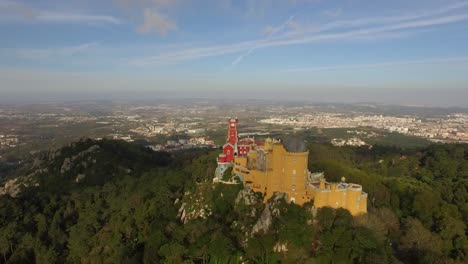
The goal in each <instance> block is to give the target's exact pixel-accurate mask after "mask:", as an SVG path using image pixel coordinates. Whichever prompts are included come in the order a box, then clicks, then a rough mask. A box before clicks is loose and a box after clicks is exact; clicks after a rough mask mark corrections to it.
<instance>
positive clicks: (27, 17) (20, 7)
mask: <svg viewBox="0 0 468 264" xmlns="http://www.w3.org/2000/svg"><path fill="white" fill-rule="evenodd" d="M2 21H3V22H42V23H72V24H88V25H95V24H121V23H122V21H121V20H120V19H118V18H116V17H114V16H109V15H96V14H85V13H70V12H61V11H47V10H41V9H37V8H33V7H31V6H28V5H24V4H21V3H18V2H12V1H6V0H0V22H2Z"/></svg>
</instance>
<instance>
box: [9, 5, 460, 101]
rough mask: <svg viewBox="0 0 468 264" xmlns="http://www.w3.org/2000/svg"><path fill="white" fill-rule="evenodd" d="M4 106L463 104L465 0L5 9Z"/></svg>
mask: <svg viewBox="0 0 468 264" xmlns="http://www.w3.org/2000/svg"><path fill="white" fill-rule="evenodd" d="M0 36H1V38H0V39H1V41H0V80H2V81H1V84H0V98H1V99H3V100H23V99H24V100H32V99H89V98H99V99H104V98H109V99H124V98H131V99H139V98H177V97H185V98H190V97H197V98H222V97H229V98H245V97H252V98H257V99H258V98H265V99H285V100H286V99H291V100H308V101H343V102H362V101H376V102H383V103H401V104H411V105H440V106H452V105H458V106H468V103H467V102H468V100H467V99H468V1H461V0H457V1H443V0H425V1H419V0H412V1H407V0H405V1H403V0H393V1H376V0H341V1H339V0H257V1H253V0H243V1H235V0H217V1H208V0H203V1H201V0H199V1H189V0H109V1H105V0H102V1H91V0H80V1H71V0H69V1H59V0H50V1H14V0H0Z"/></svg>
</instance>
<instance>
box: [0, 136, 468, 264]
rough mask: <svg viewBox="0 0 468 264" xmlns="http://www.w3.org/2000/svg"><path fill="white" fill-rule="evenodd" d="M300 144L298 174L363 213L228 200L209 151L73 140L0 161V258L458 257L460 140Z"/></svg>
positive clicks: (234, 187)
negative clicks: (344, 188) (357, 195)
mask: <svg viewBox="0 0 468 264" xmlns="http://www.w3.org/2000/svg"><path fill="white" fill-rule="evenodd" d="M308 148H309V152H310V155H309V159H310V160H309V169H310V171H312V172H319V171H323V172H325V176H326V178H327V180H328V181H339V179H340V178H341V177H346V179H347V181H348V182H354V183H359V184H362V185H363V189H364V191H366V192H367V193H368V194H369V197H368V213H367V214H366V215H362V216H358V217H352V216H351V215H350V214H349V212H348V211H346V210H344V209H339V210H333V209H331V208H320V209H318V210H317V211H316V212H314V209H313V208H312V204H306V205H305V206H304V207H300V206H297V205H294V204H289V203H287V202H286V201H285V199H281V197H280V198H278V199H275V200H271V201H270V202H269V203H268V204H267V205H265V204H263V203H261V202H258V201H259V200H261V194H253V195H251V199H250V200H249V202H248V203H247V202H242V201H240V202H239V199H238V198H239V194H240V193H248V192H246V191H245V190H244V187H243V186H242V185H241V184H231V185H228V184H212V183H211V180H212V177H213V175H214V171H215V168H216V156H217V154H218V152H219V151H217V150H189V151H181V152H175V153H165V152H153V151H152V150H150V149H148V148H146V147H144V146H141V145H138V144H135V143H126V142H123V141H116V140H100V141H94V140H89V139H84V140H80V141H79V142H75V143H73V144H69V145H67V146H65V147H63V148H61V149H59V150H55V151H49V152H47V153H41V154H40V155H39V156H37V157H34V158H31V159H30V160H27V161H25V162H24V164H22V166H20V167H19V168H14V169H11V168H9V167H8V166H4V165H2V164H0V168H1V170H2V173H4V174H5V175H8V177H9V178H11V179H12V178H15V177H19V178H20V179H22V180H23V181H24V184H23V185H21V188H20V191H19V192H18V193H17V194H16V195H13V196H14V197H11V196H10V195H2V196H0V263H466V262H468V240H467V226H466V223H468V203H467V202H468V190H467V188H468V145H467V144H446V145H442V144H432V145H429V146H424V147H414V148H405V149H402V148H400V147H393V146H378V145H377V146H374V147H373V148H370V149H369V148H368V147H360V148H355V147H342V148H339V147H334V146H332V145H330V144H326V143H313V142H309V143H308ZM26 185H27V186H28V187H26ZM245 200H246V201H247V200H248V199H245ZM267 206H268V210H270V211H271V215H272V218H271V223H270V225H269V228H265V229H263V230H260V231H258V232H253V231H252V227H253V226H254V225H255V223H257V222H258V221H259V219H261V218H262V217H263V215H264V212H265V211H266V210H267V208H266V207H267Z"/></svg>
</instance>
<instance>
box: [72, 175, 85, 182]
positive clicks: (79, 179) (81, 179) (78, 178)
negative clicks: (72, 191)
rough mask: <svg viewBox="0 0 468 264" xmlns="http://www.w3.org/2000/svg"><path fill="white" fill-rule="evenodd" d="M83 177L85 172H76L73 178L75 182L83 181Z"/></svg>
mask: <svg viewBox="0 0 468 264" xmlns="http://www.w3.org/2000/svg"><path fill="white" fill-rule="evenodd" d="M85 178H86V175H85V174H78V176H76V178H75V182H76V183H80V182H81V181H83V180H84V179H85Z"/></svg>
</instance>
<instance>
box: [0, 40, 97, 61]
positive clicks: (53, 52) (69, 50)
mask: <svg viewBox="0 0 468 264" xmlns="http://www.w3.org/2000/svg"><path fill="white" fill-rule="evenodd" d="M97 45H98V44H97V43H96V42H92V43H84V44H81V45H77V46H69V47H60V48H44V49H30V48H15V49H2V50H0V51H1V53H0V54H1V55H2V57H6V56H11V55H14V56H15V58H18V59H25V60H53V59H60V58H64V57H69V56H75V55H79V54H83V53H84V52H86V51H87V50H89V49H91V48H93V47H96V46H97Z"/></svg>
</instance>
